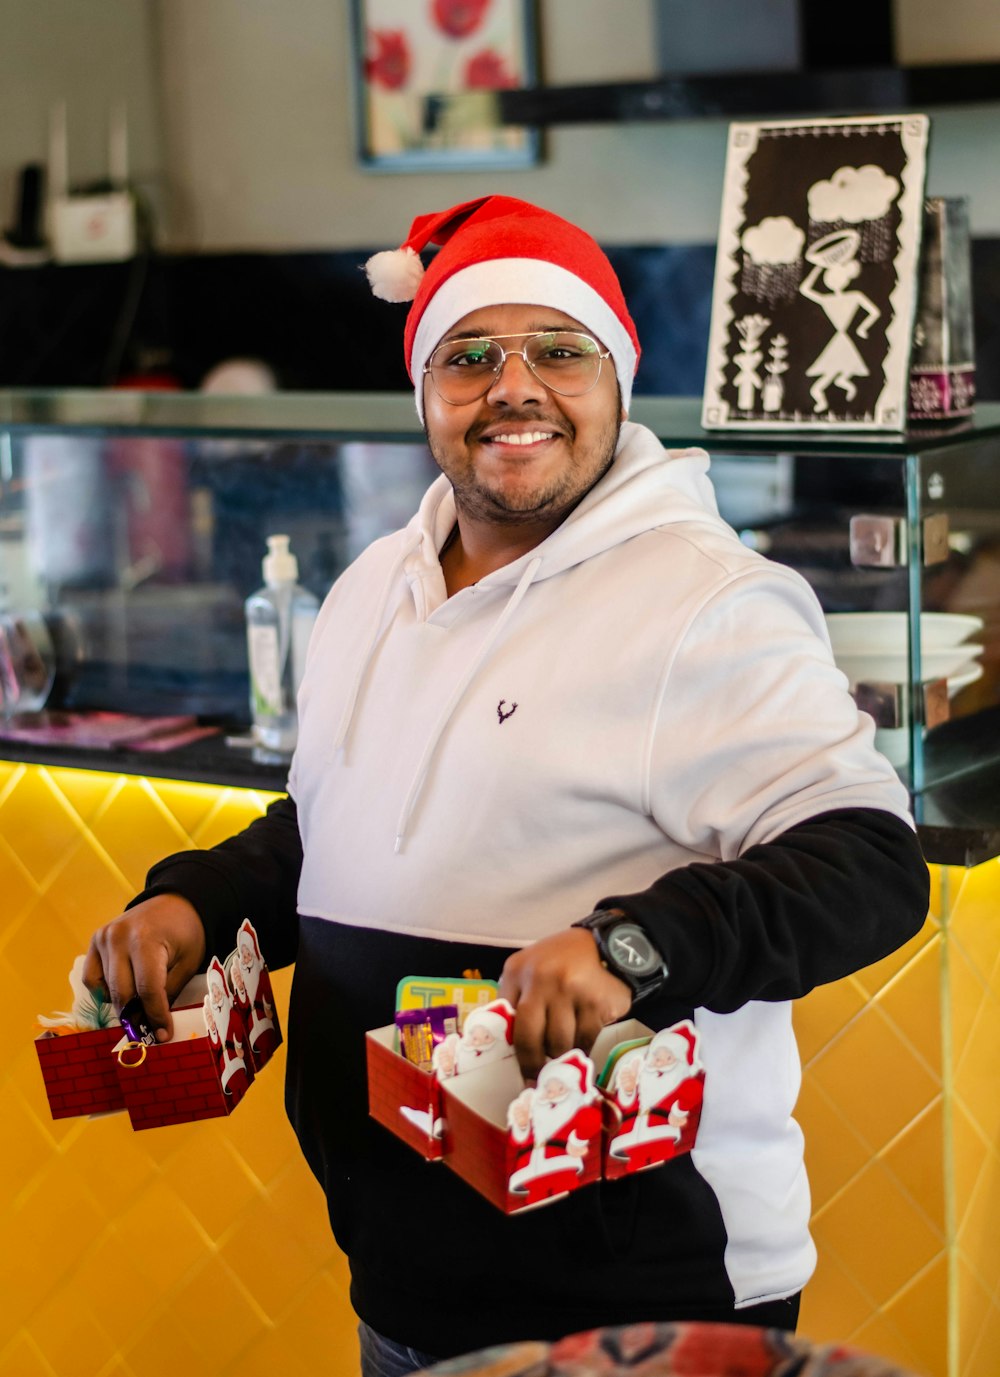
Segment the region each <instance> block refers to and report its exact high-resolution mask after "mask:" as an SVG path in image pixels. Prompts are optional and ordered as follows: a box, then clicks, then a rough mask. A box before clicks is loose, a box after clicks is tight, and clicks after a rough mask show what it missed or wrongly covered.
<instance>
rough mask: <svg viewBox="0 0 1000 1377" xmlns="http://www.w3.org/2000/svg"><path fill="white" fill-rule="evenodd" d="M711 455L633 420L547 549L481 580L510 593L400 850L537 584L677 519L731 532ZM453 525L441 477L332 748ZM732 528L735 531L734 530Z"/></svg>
mask: <svg viewBox="0 0 1000 1377" xmlns="http://www.w3.org/2000/svg"><path fill="white" fill-rule="evenodd" d="M708 465H709V459H708V455H707V454H706V453H705V451H704V450H701V449H684V450H667V449H664V448H663V446H662V445H661V444H660V442H659V440H658V439H657V438H656V436H655V435H654V434H653V433H652V431H650V430H647V429H646V428H645V427H644V426H640V425H636V424H634V423H633V422H630V421H626V422H625V423H624V424H623V425H622V428H621V434H620V436H619V441H618V448H617V450H616V451H615V459H614V463H613V464H612V466H611V468H610V469H609V470H608V472H607V473H606V474H605V475H604V477H603V478H602V479H601V480H600V482H599V483H597V484H596V485H595V487H594V488H593V489H592V490H591V491H590V492H589V493H588V494H587V496H586V497H585V498H584V499H583V501H582V502H581V503H580V505H579V506H578V507H576V508H574V510H573V512H572V513H571V514H570V515H569V516H568V517H567V518H566V520H565V521H564V522H563V523H562V524H561V525H560V526H559V527H557V529H556V530H555V531H553V532H552V534H551V535H550V536H548V537H547V538H546V539H545V540H543V541H542V543H541V544H540V545H537V546H536V547H535V548H534V549H533V550H529V551H528V553H527V554H525V555H522V556H521V557H520V558H519V559H516V560H514V561H513V563H511V564H507V565H504V567H503V568H502V569H497V570H495V571H494V572H493V573H492V574H488V575H487V576H486V577H485V578H483V579H481V580H480V582H479V585H478V587H479V588H480V589H482V590H489V589H497V590H503V589H505V588H509V589H510V590H511V592H510V595H509V596H508V597H506V598H504V599H503V600H502V606H501V607H500V609H499V611H498V614H497V617H496V619H495V620H494V621H493V623H492V624H491V626H490V627H489V630H488V631H487V633H486V635H485V636H484V638H483V640H482V641H481V642H480V644H479V646H478V647H477V649H476V651H475V653H474V654H473V655H472V656H471V658H470V660H469V663H468V665H467V666H466V668H465V671H464V672H463V673H462V674H461V675H460V676H459V679H458V681H457V683H456V684H455V685H454V688H453V690H452V693H451V694H450V696H449V697H448V699H447V701H446V702H444V703H442V705H441V711H440V714H439V716H438V719H437V721H436V722H435V723H434V725H433V726H432V728H431V730H430V731H429V733H428V736H427V739H426V741H425V743H424V748H423V751H422V753H421V757H420V761H419V764H418V765H417V768H416V770H415V772H414V776H413V780H412V782H411V784H410V787H409V789H408V790H407V794H406V798H405V799H404V801H403V804H402V808H401V811H400V815H399V822H398V824H397V829H396V851H397V852H398V851H400V850H402V847H403V842H404V839H405V837H406V833H407V828H408V825H409V822H410V819H411V818H412V816H413V813H414V810H415V808H416V805H417V800H418V799H419V797H420V794H421V791H422V790H423V787H424V783H425V781H426V779H427V775H428V773H429V771H430V767H431V763H432V761H433V759H434V754H435V751H436V750H437V747H438V743H439V742H440V740H441V738H442V736H443V735H444V733H445V732H446V731H447V729H448V723H449V722H450V720H451V718H452V715H453V714H454V712H455V709H456V708H457V706H458V704H459V703H460V702H461V700H462V698H463V697H464V695H465V693H466V691H467V690H468V688H469V685H470V684H471V683H472V681H473V680H474V679H475V677H476V675H477V674H478V672H479V670H480V668H481V666H482V665H483V664H484V663H485V662H486V661H487V660H488V659H489V656H490V653H491V651H492V649H493V646H494V644H495V643H496V641H497V638H498V637H499V636H500V633H501V632H502V631H503V629H504V627H505V626H506V625H507V623H508V622H509V621H510V619H511V618H512V617H513V616H514V615H515V613H516V611H517V608H518V606H519V604H520V602H521V600H522V599H523V598H524V597H525V595H526V594H527V592H528V590H529V588H530V587H531V585H532V584H533V583H539V582H542V581H543V580H544V579H548V578H552V577H554V576H555V575H556V574H561V573H563V572H564V571H565V570H567V569H571V568H573V567H574V566H575V565H577V564H582V563H583V562H584V561H585V560H588V559H591V558H593V557H594V556H595V555H599V554H602V553H603V552H604V551H605V550H610V549H613V548H614V547H615V546H618V545H621V544H623V543H624V542H625V541H626V540H630V539H632V537H633V536H638V535H642V534H644V533H645V532H646V531H651V530H656V529H657V528H659V527H662V526H668V525H673V524H676V523H678V522H685V523H687V524H690V523H692V522H694V523H704V524H706V525H711V526H715V527H716V528H718V527H719V526H720V525H724V523H723V522H722V518H721V517H720V516H719V513H718V508H717V507H716V503H715V493H714V491H713V489H712V485H711V482H710V481H709V478H708ZM454 524H455V496H454V491H453V489H452V486H451V484H450V483H449V482H448V480H447V478H445V477H444V476H442V477H440V478H438V479H437V480H436V481H435V482H434V483H432V484H431V486H430V488H429V489H428V490H427V493H426V494H425V496H424V499H423V501H422V502H421V504H420V508H419V510H418V511H417V513H416V515H415V516H414V518H413V520H412V521H411V522H410V523H409V524H408V526H407V527H406V529H405V531H403V532H401V533H400V536H399V540H400V544H399V546H398V547H397V552H396V557H395V559H394V560H393V561H392V563H391V565H390V568H389V571H388V574H387V576H386V579H385V582H384V583H383V585H382V590H381V593H380V595H379V599H378V604H377V607H376V611H375V615H374V617H373V618H372V624H371V627H370V634H369V637H368V639H367V643H366V647H365V649H364V651H363V653H362V655H361V657H360V660H359V662H358V664H357V665H356V666H355V667H354V677H353V683H352V686H351V690H350V693H349V696H348V701H347V706H346V708H345V711H344V715H343V718H342V720H341V723H340V726H339V729H338V731H337V737H336V741H335V749H337V750H340V749H343V748H344V747H345V746H346V744H347V742H348V739H349V737H350V730H351V726H352V723H353V719H354V709H355V706H356V704H357V701H358V698H359V695H360V693H361V689H362V686H363V684H364V681H365V676H366V675H367V674H368V671H369V667H370V665H371V662H372V658H373V656H374V653H375V648H376V646H377V644H378V640H379V636H380V634H381V631H382V619H383V617H384V615H385V610H386V607H387V606H388V604H389V601H390V598H391V596H392V590H393V588H394V587H395V586H396V584H397V580H398V579H399V577H400V576H401V575H402V576H404V577H405V578H406V579H407V581H408V583H409V585H410V589H411V593H413V595H414V596H416V597H418V598H419V593H418V592H417V590H418V589H419V587H420V585H421V584H422V582H423V580H424V577H425V576H426V575H427V574H430V573H433V572H434V571H437V575H438V578H440V562H439V560H438V551H439V550H440V548H441V546H442V545H443V544H444V542H445V540H446V539H447V537H448V534H449V532H450V531H451V529H452V527H453V526H454ZM727 529H728V528H727Z"/></svg>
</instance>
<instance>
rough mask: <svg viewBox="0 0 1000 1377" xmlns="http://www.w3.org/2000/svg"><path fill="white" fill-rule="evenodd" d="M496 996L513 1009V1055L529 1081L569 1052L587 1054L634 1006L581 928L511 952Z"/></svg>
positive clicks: (630, 993) (628, 994)
mask: <svg viewBox="0 0 1000 1377" xmlns="http://www.w3.org/2000/svg"><path fill="white" fill-rule="evenodd" d="M500 993H501V995H502V996H503V997H504V999H509V1000H510V1002H511V1004H513V1005H514V1008H515V1009H516V1010H517V1017H516V1018H515V1020H514V1050H515V1052H516V1053H517V1059H518V1061H519V1062H520V1064H521V1070H522V1072H523V1073H524V1076H525V1079H527V1080H534V1079H535V1077H536V1076H537V1075H538V1073H539V1071H540V1070H541V1068H542V1066H543V1064H544V1063H545V1062H546V1061H548V1060H549V1058H550V1057H561V1056H562V1054H563V1053H564V1052H568V1051H569V1050H570V1048H571V1047H579V1049H580V1051H581V1052H589V1051H590V1049H591V1047H592V1046H593V1045H594V1039H595V1038H596V1037H597V1035H598V1033H599V1032H600V1031H601V1029H602V1028H603V1027H605V1026H606V1025H607V1024H608V1023H615V1022H616V1021H617V1020H618V1019H620V1018H624V1017H625V1015H626V1014H627V1013H628V1011H629V1009H630V1008H631V1006H632V991H631V990H630V989H629V987H628V986H627V985H626V984H625V982H624V981H623V980H619V979H618V977H617V976H616V975H612V974H611V973H610V972H609V971H608V970H606V969H605V967H604V965H603V964H602V962H601V958H600V956H599V955H598V951H597V944H596V943H595V941H594V939H593V936H592V935H591V934H590V933H589V932H587V931H586V929H584V928H569V929H568V930H567V931H566V932H558V933H554V934H553V935H552V936H551V937H543V938H541V939H540V941H538V942H533V943H532V944H531V946H530V947H524V948H523V949H522V950H521V951H519V952H515V953H514V955H513V956H511V957H509V958H508V960H507V962H506V963H505V965H504V968H503V974H502V975H501V977H500Z"/></svg>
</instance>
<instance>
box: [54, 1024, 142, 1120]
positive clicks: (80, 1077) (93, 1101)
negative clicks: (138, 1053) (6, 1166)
mask: <svg viewBox="0 0 1000 1377" xmlns="http://www.w3.org/2000/svg"><path fill="white" fill-rule="evenodd" d="M121 1035H122V1030H121V1029H120V1028H119V1027H118V1026H117V1024H116V1025H115V1026H114V1027H111V1028H93V1029H88V1030H87V1031H85V1032H79V1033H61V1034H59V1035H58V1036H55V1035H49V1034H45V1033H43V1034H42V1035H41V1036H40V1037H37V1038H36V1039H35V1051H36V1052H37V1053H38V1063H39V1065H40V1067H41V1069H42V1080H43V1081H44V1082H45V1093H46V1095H47V1096H48V1101H49V1111H50V1113H51V1115H52V1117H53V1119H69V1118H72V1117H74V1116H76V1115H78V1114H109V1113H112V1112H113V1111H115V1110H119V1109H124V1108H125V1101H124V1099H123V1097H122V1091H121V1086H120V1085H119V1083H118V1072H117V1067H116V1064H115V1058H114V1056H113V1055H112V1051H111V1049H112V1048H113V1047H114V1045H115V1043H116V1042H118V1040H119V1039H120V1038H121Z"/></svg>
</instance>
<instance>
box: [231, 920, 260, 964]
mask: <svg viewBox="0 0 1000 1377" xmlns="http://www.w3.org/2000/svg"><path fill="white" fill-rule="evenodd" d="M247 942H249V943H250V944H251V946H252V947H253V954H254V956H255V957H256V958H257V960H258V961H259V960H260V959H261V955H260V943H259V942H258V941H257V933H256V930H255V929H254V926H253V924H252V923H251V922H250V919H249V918H244V919H243V922H242V923H241V924H240V927H239V931H238V932H237V934H236V945H237V946H238V947H243V946H246V943H247Z"/></svg>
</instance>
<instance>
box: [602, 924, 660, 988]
mask: <svg viewBox="0 0 1000 1377" xmlns="http://www.w3.org/2000/svg"><path fill="white" fill-rule="evenodd" d="M606 940H607V948H608V956H609V958H610V959H611V960H612V961H613V962H614V963H615V965H616V966H617V967H618V968H619V969H620V970H622V971H627V972H628V974H629V975H633V976H644V975H650V974H651V973H652V972H653V971H658V970H659V969H660V968H661V966H662V965H663V958H662V957H661V956H660V953H659V952H658V951H657V950H656V948H655V947H654V946H653V944H652V942H651V941H650V940H649V938H648V937H647V936H646V934H645V932H643V930H642V928H641V927H639V925H638V923H619V924H618V926H617V927H614V928H612V929H611V931H610V932H609V933H608V935H607V939H606Z"/></svg>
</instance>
